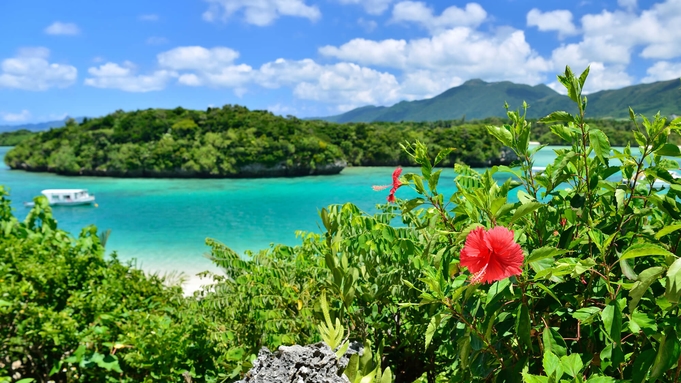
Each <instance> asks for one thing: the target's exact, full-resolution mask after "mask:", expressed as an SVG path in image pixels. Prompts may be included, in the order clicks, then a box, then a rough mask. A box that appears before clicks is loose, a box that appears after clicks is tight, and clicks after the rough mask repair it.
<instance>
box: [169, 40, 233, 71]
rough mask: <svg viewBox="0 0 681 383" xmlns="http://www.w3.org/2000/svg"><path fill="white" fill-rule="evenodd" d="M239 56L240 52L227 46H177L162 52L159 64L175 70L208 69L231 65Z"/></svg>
mask: <svg viewBox="0 0 681 383" xmlns="http://www.w3.org/2000/svg"><path fill="white" fill-rule="evenodd" d="M238 57H239V52H237V51H235V50H233V49H230V48H225V47H217V48H212V49H208V48H204V47H201V46H188V47H177V48H174V49H171V50H169V51H166V52H163V53H160V54H159V55H158V56H157V58H158V62H159V64H161V66H164V67H166V68H171V69H175V70H182V69H196V70H201V71H208V70H212V69H215V68H223V67H224V66H226V65H231V64H232V63H233V62H234V60H236V59H237V58H238Z"/></svg>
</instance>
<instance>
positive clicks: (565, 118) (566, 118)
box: [541, 111, 575, 124]
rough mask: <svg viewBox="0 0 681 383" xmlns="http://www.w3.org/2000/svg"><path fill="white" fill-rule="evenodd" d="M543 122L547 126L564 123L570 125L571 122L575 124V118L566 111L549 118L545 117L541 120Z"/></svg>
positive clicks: (558, 112) (554, 113)
mask: <svg viewBox="0 0 681 383" xmlns="http://www.w3.org/2000/svg"><path fill="white" fill-rule="evenodd" d="M541 121H542V122H543V123H545V124H550V123H553V122H564V123H569V122H575V118H574V117H573V116H572V115H571V114H570V113H568V112H564V111H556V112H553V113H551V114H549V115H548V116H546V117H544V118H542V119H541Z"/></svg>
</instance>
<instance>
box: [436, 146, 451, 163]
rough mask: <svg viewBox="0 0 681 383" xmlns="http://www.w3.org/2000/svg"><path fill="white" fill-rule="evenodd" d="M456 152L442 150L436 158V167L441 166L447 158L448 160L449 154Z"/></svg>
mask: <svg viewBox="0 0 681 383" xmlns="http://www.w3.org/2000/svg"><path fill="white" fill-rule="evenodd" d="M454 150H455V149H454V148H444V149H442V150H440V151H439V152H438V153H437V156H435V162H434V165H437V164H439V163H440V162H442V160H444V159H445V158H447V156H449V154H450V153H451V152H453V151H454Z"/></svg>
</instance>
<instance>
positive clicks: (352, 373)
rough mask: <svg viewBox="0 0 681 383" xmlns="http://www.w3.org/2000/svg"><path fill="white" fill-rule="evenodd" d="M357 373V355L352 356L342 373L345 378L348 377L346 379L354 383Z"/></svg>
mask: <svg viewBox="0 0 681 383" xmlns="http://www.w3.org/2000/svg"><path fill="white" fill-rule="evenodd" d="M358 372H359V354H352V356H351V357H350V361H349V362H348V366H347V367H346V368H345V371H343V373H344V374H345V376H347V377H348V379H349V380H350V381H351V382H353V383H354V382H355V381H356V380H357V373H358Z"/></svg>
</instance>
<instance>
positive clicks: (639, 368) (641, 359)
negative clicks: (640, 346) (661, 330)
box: [631, 349, 655, 382]
mask: <svg viewBox="0 0 681 383" xmlns="http://www.w3.org/2000/svg"><path fill="white" fill-rule="evenodd" d="M654 361H655V350H653V349H648V350H645V351H643V352H642V353H641V354H640V355H639V356H638V357H637V358H636V360H635V361H634V366H633V368H632V375H631V378H632V382H645V381H646V378H647V376H648V371H649V370H650V367H651V366H652V365H653V362H654Z"/></svg>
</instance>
